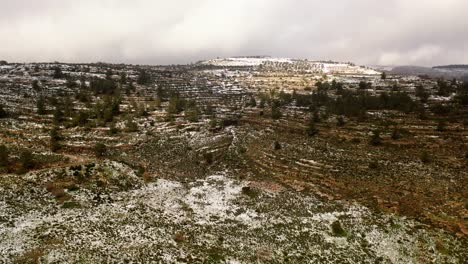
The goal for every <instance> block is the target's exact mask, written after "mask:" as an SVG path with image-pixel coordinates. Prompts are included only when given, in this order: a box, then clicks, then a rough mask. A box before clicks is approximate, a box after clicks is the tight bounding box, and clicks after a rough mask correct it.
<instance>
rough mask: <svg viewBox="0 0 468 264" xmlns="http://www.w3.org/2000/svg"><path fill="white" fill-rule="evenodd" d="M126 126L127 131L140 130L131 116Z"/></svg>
mask: <svg viewBox="0 0 468 264" xmlns="http://www.w3.org/2000/svg"><path fill="white" fill-rule="evenodd" d="M125 128H126V131H127V132H137V131H138V125H137V123H135V122H133V121H132V119H131V118H130V117H129V118H128V119H127V122H126V123H125Z"/></svg>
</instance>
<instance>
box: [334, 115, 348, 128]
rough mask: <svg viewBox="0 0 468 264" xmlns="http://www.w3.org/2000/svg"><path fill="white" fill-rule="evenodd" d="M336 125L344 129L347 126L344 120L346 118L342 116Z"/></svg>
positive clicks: (338, 118)
mask: <svg viewBox="0 0 468 264" xmlns="http://www.w3.org/2000/svg"><path fill="white" fill-rule="evenodd" d="M336 124H337V125H338V126H339V127H342V126H344V125H346V122H345V120H344V118H343V117H342V116H339V117H337V118H336Z"/></svg>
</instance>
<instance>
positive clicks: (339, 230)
mask: <svg viewBox="0 0 468 264" xmlns="http://www.w3.org/2000/svg"><path fill="white" fill-rule="evenodd" d="M331 228H332V232H333V235H334V236H337V237H345V236H346V231H345V230H344V229H343V227H342V226H341V223H340V221H338V220H336V221H335V222H333V223H332V225H331Z"/></svg>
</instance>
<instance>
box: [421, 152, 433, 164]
mask: <svg viewBox="0 0 468 264" xmlns="http://www.w3.org/2000/svg"><path fill="white" fill-rule="evenodd" d="M420 158H421V162H422V163H429V162H431V161H432V157H431V155H429V153H428V152H427V151H424V152H423V153H421V157H420Z"/></svg>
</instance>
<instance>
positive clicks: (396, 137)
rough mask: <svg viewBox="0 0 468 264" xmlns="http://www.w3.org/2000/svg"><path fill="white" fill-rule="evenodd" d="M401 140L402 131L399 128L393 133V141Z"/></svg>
mask: <svg viewBox="0 0 468 264" xmlns="http://www.w3.org/2000/svg"><path fill="white" fill-rule="evenodd" d="M400 138H401V131H400V129H398V128H395V129H393V131H392V139H393V140H397V139H400Z"/></svg>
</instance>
